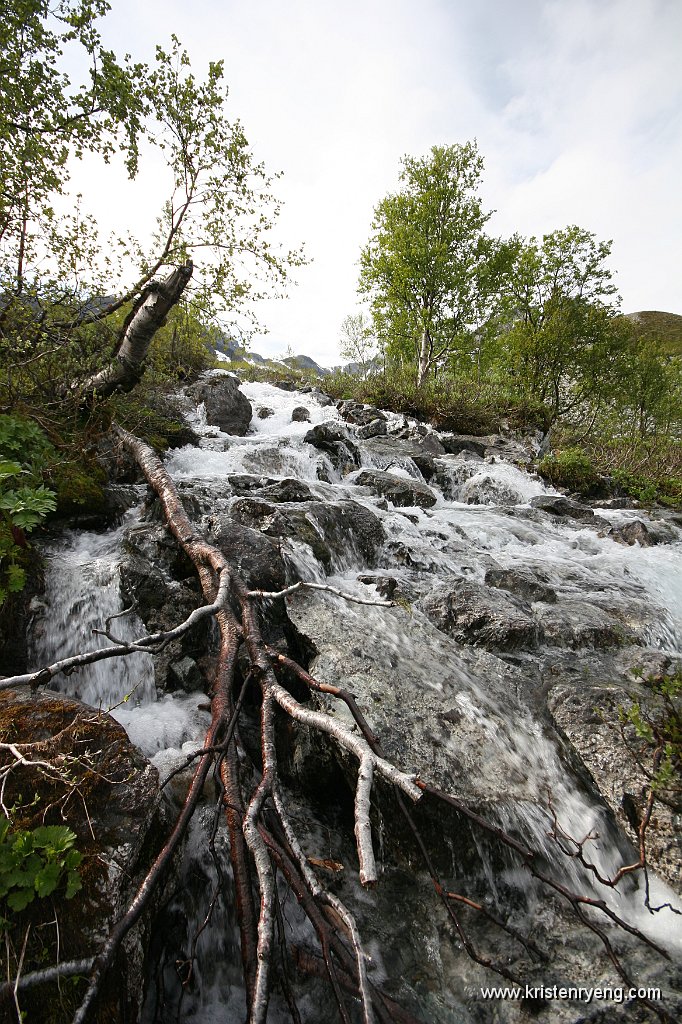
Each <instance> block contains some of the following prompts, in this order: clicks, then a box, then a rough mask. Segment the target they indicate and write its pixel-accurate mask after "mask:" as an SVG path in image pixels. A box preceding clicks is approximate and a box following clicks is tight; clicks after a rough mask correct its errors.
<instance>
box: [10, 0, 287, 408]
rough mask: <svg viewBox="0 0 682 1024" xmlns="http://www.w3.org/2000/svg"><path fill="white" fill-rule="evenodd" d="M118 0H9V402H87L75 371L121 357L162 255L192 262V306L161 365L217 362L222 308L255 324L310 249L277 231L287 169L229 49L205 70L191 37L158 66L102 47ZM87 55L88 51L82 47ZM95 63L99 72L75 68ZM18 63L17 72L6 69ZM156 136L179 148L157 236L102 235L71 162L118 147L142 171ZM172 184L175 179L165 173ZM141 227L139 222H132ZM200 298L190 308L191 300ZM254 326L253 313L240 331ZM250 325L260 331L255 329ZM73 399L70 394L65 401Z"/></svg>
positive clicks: (182, 370) (167, 260)
mask: <svg viewBox="0 0 682 1024" xmlns="http://www.w3.org/2000/svg"><path fill="white" fill-rule="evenodd" d="M108 10H109V5H108V4H107V3H106V2H105V0H59V2H58V3H57V4H56V5H53V6H52V7H50V9H49V10H48V8H47V7H46V5H45V4H43V3H42V2H41V0H9V2H8V4H6V5H5V10H4V11H3V15H4V17H3V24H2V26H0V71H3V75H0V82H1V85H0V89H1V90H2V92H1V95H0V100H2V103H0V106H1V107H2V112H1V113H0V176H1V177H2V180H3V192H2V196H1V197H0V356H2V360H1V362H0V365H2V367H3V368H2V370H1V371H0V402H4V403H6V407H7V406H13V405H16V403H17V402H22V403H33V404H34V405H35V406H37V405H40V406H41V407H44V405H45V403H48V404H49V405H51V407H52V408H53V409H58V408H61V407H62V406H63V405H64V403H65V401H66V402H67V404H68V402H69V401H70V402H71V411H73V410H74V408H75V406H76V405H77V396H76V395H75V393H74V392H73V389H72V385H73V383H74V382H75V381H78V380H79V379H84V378H87V377H89V376H91V375H92V374H93V373H95V372H97V371H98V370H99V369H101V368H102V366H103V365H105V364H106V363H107V362H108V361H109V359H110V358H111V350H112V349H115V348H116V344H117V336H118V334H119V332H120V330H121V329H122V327H123V322H124V321H123V318H122V317H121V316H119V315H118V314H119V312H120V313H123V311H124V310H125V309H126V308H129V305H128V304H129V303H130V302H131V300H133V299H135V298H136V297H138V296H139V295H140V294H141V293H142V291H143V289H144V288H145V287H146V286H147V285H148V284H149V282H150V281H151V280H152V279H153V278H154V277H155V276H156V275H157V274H158V273H159V272H161V271H163V269H164V268H167V267H173V266H176V265H178V264H185V263H186V261H187V260H188V259H189V258H190V257H191V258H192V260H193V263H194V274H193V278H192V287H193V292H192V294H191V296H190V300H189V304H188V305H187V306H186V307H185V316H184V317H183V316H182V315H181V314H180V313H179V312H178V313H177V314H174V316H173V322H172V323H171V322H169V325H168V327H167V329H166V339H165V342H164V341H163V340H159V342H158V343H157V344H156V350H155V356H154V358H155V362H156V367H155V368H156V369H157V370H158V371H159V372H160V373H162V374H163V375H171V374H175V375H176V378H177V375H186V374H187V373H192V372H197V371H198V370H200V369H202V368H203V367H204V366H205V364H206V359H207V355H206V352H205V338H206V336H207V335H209V334H210V331H211V330H212V327H211V325H212V324H213V323H214V320H215V317H216V316H217V315H218V314H220V315H221V316H225V317H237V316H241V317H242V318H245V319H246V322H248V323H251V324H252V323H253V314H252V303H253V300H254V299H256V298H261V297H263V296H265V295H269V294H272V293H273V292H274V293H275V294H280V293H281V292H282V289H283V287H284V284H285V282H286V279H287V274H288V271H289V270H290V269H291V268H292V267H295V266H298V265H300V264H301V263H302V262H303V257H302V255H301V253H300V252H297V251H293V250H292V251H285V250H283V249H282V248H281V246H279V245H277V244H274V243H273V242H272V241H271V240H270V235H271V232H272V228H273V226H274V224H275V221H276V219H277V216H278V214H279V204H278V202H277V200H276V198H275V197H274V196H273V194H272V185H273V182H274V178H272V177H270V176H268V175H267V173H266V171H265V169H264V167H263V165H262V164H260V163H258V162H256V161H255V159H254V158H253V156H252V153H251V151H250V148H249V146H248V142H247V140H246V137H245V134H244V131H243V128H242V126H241V125H240V123H239V121H237V120H233V119H231V118H229V117H228V114H227V89H226V87H225V85H224V82H223V74H224V71H223V64H222V62H220V61H217V62H211V63H210V64H209V66H208V69H207V72H206V75H205V77H204V78H203V80H202V79H201V78H200V77H197V76H195V74H194V73H193V71H192V69H191V67H190V62H189V58H188V56H187V54H186V52H185V51H184V50H183V48H182V46H181V44H180V43H179V41H178V39H177V38H176V37H175V36H173V37H172V38H171V43H170V46H168V47H163V46H158V47H157V51H156V57H155V61H154V62H153V65H152V66H147V65H146V64H141V63H133V62H132V61H131V59H130V58H127V57H126V58H125V60H123V61H119V60H118V59H117V58H116V56H115V55H114V54H113V53H112V52H111V51H109V50H107V49H106V47H105V46H104V44H103V42H102V39H101V36H100V33H99V24H100V21H101V19H102V18H103V17H104V16H105V15H106V13H107V11H108ZM74 58H75V59H74ZM79 60H80V61H81V62H84V64H85V66H86V68H88V70H86V72H85V76H86V78H87V77H88V76H89V82H87V81H86V82H84V83H79V82H72V81H71V78H70V72H69V70H68V69H69V68H72V67H74V66H78V61H79ZM4 72H6V74H4ZM150 147H155V148H156V150H157V152H159V153H161V154H162V155H163V157H164V159H165V162H166V174H167V192H166V202H165V203H163V204H162V206H161V209H160V212H159V218H158V230H157V233H156V236H155V238H154V239H153V241H152V243H151V244H150V245H146V244H142V243H140V242H139V241H137V240H136V239H135V237H134V235H132V234H130V233H127V234H126V233H124V234H122V235H121V237H118V238H113V239H110V240H109V241H108V243H107V244H106V245H102V243H101V241H100V238H99V234H98V229H97V225H96V223H95V222H94V220H93V219H92V218H91V217H89V216H88V215H87V214H85V213H83V212H82V210H81V208H80V201H79V200H76V199H74V200H73V201H72V209H71V210H69V212H67V213H66V214H60V213H59V212H58V211H59V209H60V208H64V207H65V206H66V204H67V203H68V201H69V197H68V185H69V170H70V167H71V165H72V162H73V160H74V159H75V158H78V157H82V156H85V155H89V156H93V155H94V156H95V157H99V158H101V159H102V160H104V161H109V160H111V159H113V158H114V156H115V155H116V154H117V153H119V152H120V153H121V154H122V156H123V159H124V161H125V165H126V168H127V170H128V173H129V175H130V176H131V177H133V178H134V177H135V176H136V174H137V172H138V168H139V166H140V163H141V161H142V160H143V159H144V157H145V155H146V154H147V153H148V151H149V148H150ZM161 189H162V195H163V189H164V184H163V181H162V182H161ZM133 227H134V226H133ZM187 310H189V314H188V313H187ZM246 330H247V328H246V327H245V326H242V329H241V335H242V336H243V335H244V333H245V331H246ZM247 333H248V332H247ZM66 411H67V412H68V409H67V410H66Z"/></svg>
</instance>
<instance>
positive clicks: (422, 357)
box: [417, 327, 431, 388]
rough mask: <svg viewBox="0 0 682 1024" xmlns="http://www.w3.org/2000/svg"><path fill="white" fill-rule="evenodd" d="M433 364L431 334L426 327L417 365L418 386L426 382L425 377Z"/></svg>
mask: <svg viewBox="0 0 682 1024" xmlns="http://www.w3.org/2000/svg"><path fill="white" fill-rule="evenodd" d="M430 365H431V335H430V333H429V331H428V330H427V329H426V327H425V328H424V330H423V331H422V338H421V345H420V348H419V364H418V367H417V387H418V388H420V387H421V386H422V384H423V383H424V378H425V377H426V374H427V373H428V372H429V367H430Z"/></svg>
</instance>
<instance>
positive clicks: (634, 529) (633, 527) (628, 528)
mask: <svg viewBox="0 0 682 1024" xmlns="http://www.w3.org/2000/svg"><path fill="white" fill-rule="evenodd" d="M610 536H611V537H613V539H614V540H615V541H616V542H617V543H618V544H627V545H629V546H630V547H632V545H633V544H639V545H640V547H643V548H650V547H652V546H653V545H654V544H656V543H658V542H657V540H656V538H655V536H654V535H653V534H652V532H651V531H650V530H649V529H648V528H647V527H646V526H645V524H644V523H643V522H642V521H641V519H635V520H633V522H631V523H623V524H622V525H620V526H614V527H613V528H612V530H611V532H610Z"/></svg>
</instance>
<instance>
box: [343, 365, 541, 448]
mask: <svg viewBox="0 0 682 1024" xmlns="http://www.w3.org/2000/svg"><path fill="white" fill-rule="evenodd" d="M323 387H324V390H325V391H326V392H327V394H329V395H330V396H331V397H332V398H336V399H340V398H345V399H354V400H355V401H357V402H364V403H366V404H368V405H375V406H377V407H378V408H381V409H388V410H390V411H391V412H398V413H404V414H405V415H408V416H413V417H414V418H415V419H418V420H421V421H423V422H428V423H432V424H433V425H434V427H436V428H437V429H439V430H449V431H453V432H454V433H459V434H477V435H485V434H492V433H495V432H496V431H498V430H499V429H500V428H501V426H502V425H503V422H504V423H506V424H507V425H508V426H510V427H513V428H517V429H540V430H544V429H546V427H547V425H548V412H547V410H546V409H545V407H544V406H543V405H542V404H541V403H540V402H535V401H533V400H530V399H528V398H526V397H523V396H521V395H519V394H517V393H515V392H514V391H513V390H511V389H505V388H504V387H501V386H499V385H497V384H492V383H491V382H488V381H476V380H472V379H468V378H460V377H451V376H449V375H441V376H439V377H436V378H429V379H428V380H427V381H425V382H424V383H423V384H422V385H421V387H417V385H416V383H415V380H414V372H413V370H410V369H405V370H403V369H391V370H387V371H386V372H384V373H377V374H373V375H372V376H370V377H367V378H366V379H365V380H362V379H361V378H359V377H355V376H352V375H350V374H347V373H333V374H330V375H329V376H328V377H325V378H324V382H323Z"/></svg>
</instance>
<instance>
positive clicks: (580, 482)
mask: <svg viewBox="0 0 682 1024" xmlns="http://www.w3.org/2000/svg"><path fill="white" fill-rule="evenodd" d="M538 471H539V472H540V473H541V474H542V476H544V477H545V479H547V480H549V481H550V482H551V483H553V484H555V486H557V487H568V488H569V489H570V490H572V491H581V490H585V489H586V488H588V487H589V486H590V485H591V484H593V483H595V482H596V480H597V473H596V472H595V469H594V466H593V465H592V463H591V461H590V459H589V458H588V456H587V455H586V454H585V452H584V451H582V450H581V449H580V448H564V449H561V450H559V451H557V452H555V453H554V454H552V455H546V456H545V457H544V458H542V459H541V460H540V461H539V463H538Z"/></svg>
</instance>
